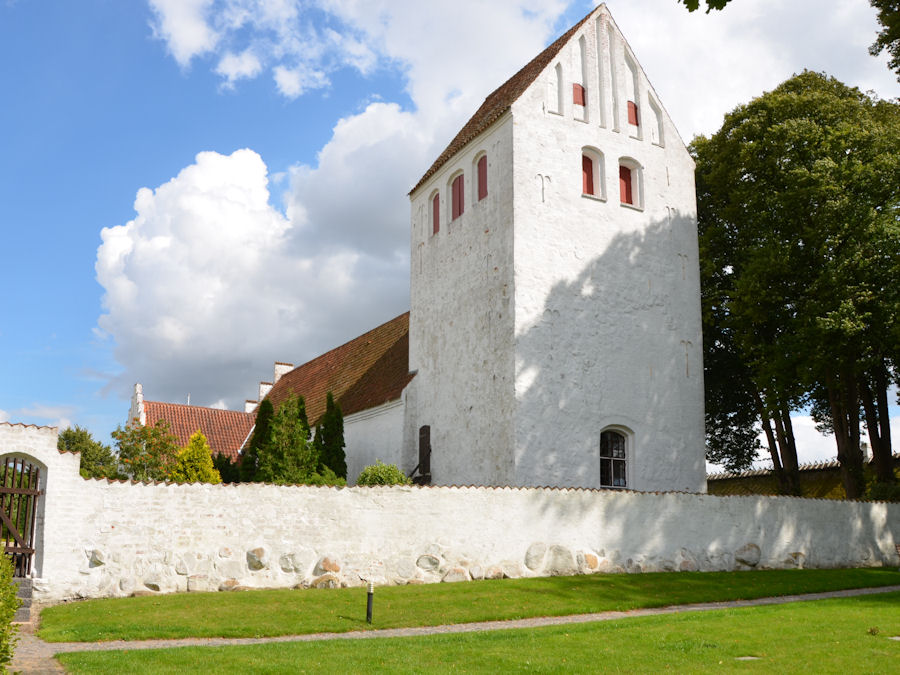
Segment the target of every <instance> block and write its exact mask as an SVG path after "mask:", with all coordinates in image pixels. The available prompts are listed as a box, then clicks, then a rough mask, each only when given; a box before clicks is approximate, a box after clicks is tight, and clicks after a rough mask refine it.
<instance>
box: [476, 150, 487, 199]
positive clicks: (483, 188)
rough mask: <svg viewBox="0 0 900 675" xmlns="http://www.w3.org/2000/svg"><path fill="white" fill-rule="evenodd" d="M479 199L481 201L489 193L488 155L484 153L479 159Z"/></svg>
mask: <svg viewBox="0 0 900 675" xmlns="http://www.w3.org/2000/svg"><path fill="white" fill-rule="evenodd" d="M476 166H477V173H478V201H481V200H482V199H484V198H485V197H487V195H488V179H487V155H482V156H481V157H480V158H479V159H478V163H477V164H476Z"/></svg>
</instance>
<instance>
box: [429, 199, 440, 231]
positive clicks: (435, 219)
mask: <svg viewBox="0 0 900 675" xmlns="http://www.w3.org/2000/svg"><path fill="white" fill-rule="evenodd" d="M440 229H441V195H440V194H436V195H435V196H434V198H433V199H432V200H431V234H437V233H438V230H440Z"/></svg>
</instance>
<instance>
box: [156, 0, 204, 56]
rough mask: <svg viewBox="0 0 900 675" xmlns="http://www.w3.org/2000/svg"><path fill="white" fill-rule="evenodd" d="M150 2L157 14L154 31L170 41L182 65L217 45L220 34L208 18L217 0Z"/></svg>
mask: <svg viewBox="0 0 900 675" xmlns="http://www.w3.org/2000/svg"><path fill="white" fill-rule="evenodd" d="M149 2H150V7H151V9H153V12H154V15H155V17H156V22H155V23H154V24H153V28H154V32H155V33H156V35H157V37H159V38H161V39H162V40H164V41H165V42H166V44H167V45H168V47H169V51H170V52H171V53H172V56H173V57H175V60H176V61H177V62H178V63H179V65H181V66H187V65H188V64H189V63H190V62H191V59H192V58H194V57H195V56H198V55H200V54H205V53H206V52H209V51H211V50H212V49H213V48H214V47H215V46H216V44H217V42H218V41H219V35H218V34H217V32H216V31H215V30H214V29H213V28H212V26H210V25H209V22H208V20H207V19H208V16H209V12H210V9H211V8H212V5H213V0H149Z"/></svg>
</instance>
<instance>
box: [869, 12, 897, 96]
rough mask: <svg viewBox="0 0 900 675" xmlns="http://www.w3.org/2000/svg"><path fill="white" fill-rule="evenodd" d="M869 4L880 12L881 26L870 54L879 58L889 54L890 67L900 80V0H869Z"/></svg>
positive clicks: (879, 20)
mask: <svg viewBox="0 0 900 675" xmlns="http://www.w3.org/2000/svg"><path fill="white" fill-rule="evenodd" d="M869 4H870V5H872V7H874V8H875V9H876V10H877V11H878V23H880V24H881V30H880V31H879V32H878V36H877V37H876V38H875V42H874V43H873V44H872V46H871V47H869V53H870V54H871V55H872V56H877V55H878V54H880V53H881V52H882V51H885V52H887V53H888V56H889V57H890V61H888V66H890V68H891V70H893V71H894V72H895V73H897V79H898V80H900V0H869Z"/></svg>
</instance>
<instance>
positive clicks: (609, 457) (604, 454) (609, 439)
mask: <svg viewBox="0 0 900 675" xmlns="http://www.w3.org/2000/svg"><path fill="white" fill-rule="evenodd" d="M625 461H626V455H625V437H624V436H623V435H622V434H620V433H619V432H617V431H604V432H603V433H602V434H600V486H601V487H619V488H623V487H627V481H626V478H625V475H626V474H625Z"/></svg>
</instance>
